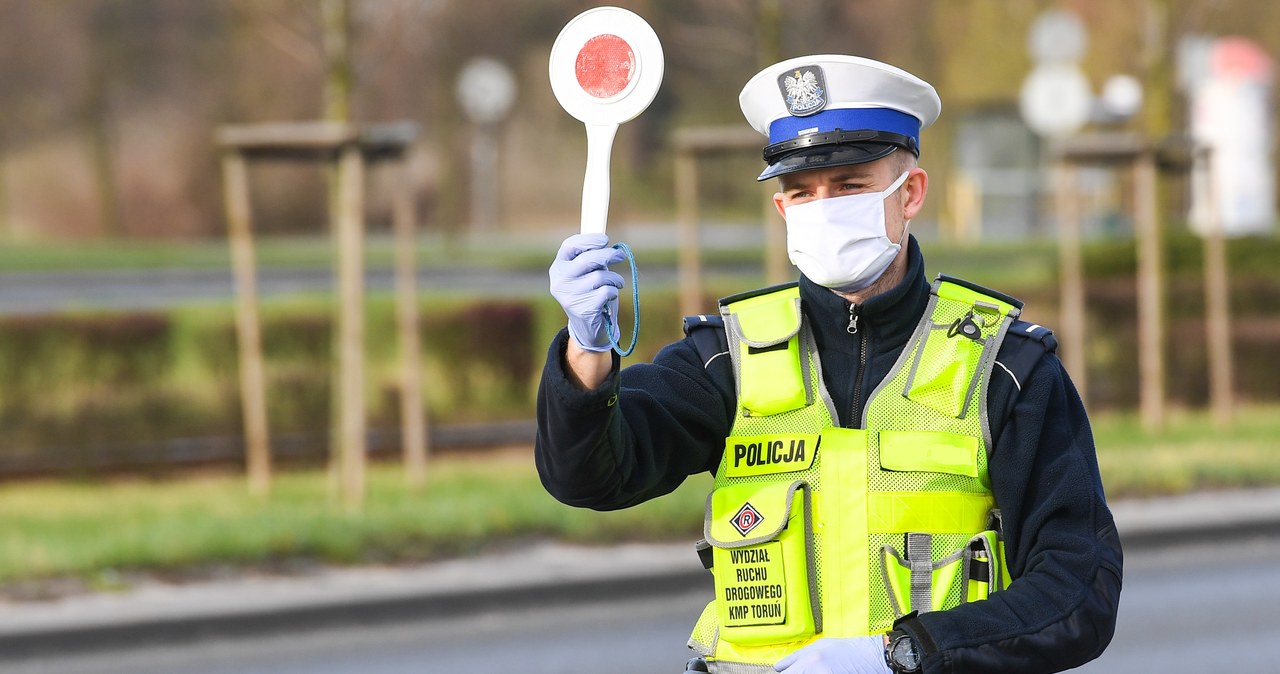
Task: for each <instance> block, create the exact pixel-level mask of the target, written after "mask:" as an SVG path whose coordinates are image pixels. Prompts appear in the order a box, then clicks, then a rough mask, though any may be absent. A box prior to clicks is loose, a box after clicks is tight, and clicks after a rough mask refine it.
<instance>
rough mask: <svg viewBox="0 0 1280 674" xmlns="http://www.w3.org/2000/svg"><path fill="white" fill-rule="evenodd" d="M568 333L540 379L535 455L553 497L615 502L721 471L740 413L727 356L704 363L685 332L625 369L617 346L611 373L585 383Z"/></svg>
mask: <svg viewBox="0 0 1280 674" xmlns="http://www.w3.org/2000/svg"><path fill="white" fill-rule="evenodd" d="M567 339H568V333H567V331H564V330H561V332H560V334H558V335H557V336H556V338H555V339H554V340H553V341H552V343H551V348H550V349H549V351H548V353H547V362H546V366H545V367H544V369H543V372H542V380H541V382H540V384H539V387H538V402H537V418H538V435H537V439H536V441H535V445H534V460H535V462H536V464H537V467H538V475H539V477H540V478H541V480H542V484H543V486H544V487H546V489H547V491H548V492H549V493H550V494H551V495H552V496H553V497H555V498H556V499H557V500H559V501H561V502H562V503H565V504H568V505H572V506H579V507H584V508H592V509H595V510H616V509H619V508H626V507H629V506H632V505H635V504H637V503H641V502H643V501H647V500H649V499H651V498H654V497H656V496H661V495H663V494H667V493H670V492H671V491H673V490H674V489H675V488H676V487H678V486H679V485H680V483H681V482H683V481H684V479H685V478H686V477H688V476H689V475H693V474H696V473H699V472H703V471H714V470H715V468H716V465H717V463H718V462H719V461H720V453H721V451H722V449H723V443H724V438H725V437H726V436H727V435H728V432H729V426H730V421H731V419H732V415H733V411H732V406H733V404H734V397H733V396H734V393H733V379H732V372H731V370H730V367H729V363H728V359H727V358H722V359H716V361H719V362H712V363H708V364H706V365H704V363H703V360H702V358H701V357H700V356H699V355H698V352H697V349H696V348H695V346H694V344H693V341H692V340H691V339H690V338H686V339H684V340H682V341H678V342H675V343H674V344H671V345H669V346H667V347H666V348H664V349H663V350H662V351H660V352H659V353H658V355H657V356H655V357H654V360H653V362H652V363H637V364H634V365H631V366H629V367H627V368H625V369H622V370H621V371H619V359H618V357H617V356H616V355H615V356H614V371H613V373H612V374H611V375H610V376H609V378H608V379H607V380H606V381H605V382H604V383H603V384H601V386H600V388H598V389H595V390H592V391H585V390H581V389H579V388H577V387H575V386H574V384H572V383H571V382H570V381H569V379H568V378H567V377H566V374H565V360H564V354H565V345H566V343H567V342H566V340H567Z"/></svg>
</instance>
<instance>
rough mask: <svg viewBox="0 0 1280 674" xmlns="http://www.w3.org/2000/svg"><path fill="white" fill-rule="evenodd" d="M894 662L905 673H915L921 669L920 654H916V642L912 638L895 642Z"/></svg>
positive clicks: (904, 638) (901, 638) (902, 638)
mask: <svg viewBox="0 0 1280 674" xmlns="http://www.w3.org/2000/svg"><path fill="white" fill-rule="evenodd" d="M893 661H894V662H895V663H897V664H899V665H901V666H902V667H903V669H904V670H905V671H908V672H914V671H915V670H916V669H918V668H919V667H920V653H918V652H916V643H915V640H914V639H912V638H911V637H900V638H899V639H898V640H897V641H895V642H893Z"/></svg>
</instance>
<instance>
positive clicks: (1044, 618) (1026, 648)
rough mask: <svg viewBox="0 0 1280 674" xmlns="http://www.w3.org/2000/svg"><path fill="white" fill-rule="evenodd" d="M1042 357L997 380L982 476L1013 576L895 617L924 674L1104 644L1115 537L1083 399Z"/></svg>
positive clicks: (1052, 360) (1064, 664) (1110, 623)
mask: <svg viewBox="0 0 1280 674" xmlns="http://www.w3.org/2000/svg"><path fill="white" fill-rule="evenodd" d="M1042 354H1043V355H1042V357H1040V358H1039V359H1038V361H1036V362H1035V365H1034V369H1032V370H1031V372H1030V375H1029V376H1028V377H1027V379H1026V381H1023V382H1016V383H1015V381H1014V380H1013V379H1012V378H1011V377H1006V378H1005V381H1003V382H1002V383H1001V384H1000V385H1001V386H1004V387H1005V388H1006V389H1007V390H1008V391H1009V393H1008V395H1009V397H1010V398H1011V400H1012V402H1011V403H1010V404H1009V407H1011V409H1008V408H1006V409H1007V412H1006V415H1005V416H1004V417H1003V423H1002V427H1001V428H1000V430H999V431H997V430H996V429H995V427H994V422H995V419H993V429H992V430H993V433H998V434H997V435H996V437H995V440H994V442H993V450H992V452H991V455H990V474H991V479H992V488H993V491H994V492H995V497H996V502H997V503H998V505H999V507H1000V509H1001V514H1002V518H1003V521H1004V536H1005V550H1006V556H1007V558H1008V563H1009V572H1010V576H1011V577H1012V578H1013V582H1012V584H1011V585H1010V586H1009V587H1008V589H1006V590H1003V591H1000V592H996V593H994V594H992V595H991V597H990V598H989V599H987V600H985V601H979V602H974V603H971V604H963V605H961V606H958V607H956V608H953V609H950V610H947V611H939V612H933V613H924V614H920V615H909V616H908V617H907V618H905V619H904V620H901V621H899V624H898V628H899V629H903V630H905V631H907V632H909V633H911V634H912V635H913V636H915V638H916V640H917V643H919V644H920V646H921V648H922V650H923V652H924V656H925V657H924V662H923V665H924V666H923V668H922V669H923V671H924V672H925V674H938V673H942V672H988V673H997V672H1019V673H1022V674H1026V673H1029V672H1058V671H1062V670H1066V669H1070V668H1073V667H1077V666H1079V665H1081V664H1084V663H1086V662H1088V661H1090V660H1093V659H1094V658H1096V657H1098V656H1099V655H1100V654H1101V653H1102V651H1103V649H1105V648H1106V647H1107V644H1108V643H1110V641H1111V636H1112V634H1113V632H1114V629H1115V619H1116V610H1117V607H1118V604H1119V597H1120V585H1121V575H1122V574H1121V569H1122V565H1123V561H1122V554H1121V550H1120V542H1119V537H1118V535H1117V533H1116V528H1115V523H1114V521H1113V520H1112V517H1111V511H1110V509H1109V508H1108V507H1107V503H1106V498H1105V496H1104V494H1103V489H1102V481H1101V478H1100V476H1099V472H1098V464H1097V456H1096V453H1095V449H1094V443H1093V436H1092V432H1091V431H1090V428H1089V421H1088V418H1087V417H1086V415H1085V411H1084V405H1083V403H1082V401H1081V400H1080V397H1079V395H1077V393H1076V391H1075V388H1074V386H1073V385H1072V383H1071V381H1070V379H1069V378H1068V377H1067V374H1066V372H1065V371H1064V370H1063V368H1062V365H1061V363H1060V362H1059V361H1058V358H1057V357H1056V356H1055V355H1054V354H1052V353H1050V352H1042ZM995 386H996V382H994V380H993V388H992V392H995V390H996V389H995ZM991 411H992V412H993V413H994V412H995V409H994V408H993V409H992V410H991ZM993 416H994V414H993Z"/></svg>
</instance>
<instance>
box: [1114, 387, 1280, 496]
mask: <svg viewBox="0 0 1280 674" xmlns="http://www.w3.org/2000/svg"><path fill="white" fill-rule="evenodd" d="M1093 428H1094V435H1095V438H1096V442H1097V445H1098V462H1099V466H1100V469H1101V471H1102V475H1103V482H1104V485H1105V487H1106V489H1107V494H1108V496H1109V497H1110V498H1116V497H1125V496H1146V495H1155V494H1169V493H1180V492H1186V491H1191V490H1202V489H1226V488H1237V487H1259V486H1271V485H1280V453H1278V452H1277V450H1276V442H1275V439H1276V437H1277V436H1280V408H1277V407H1276V406H1274V405H1270V406H1242V407H1239V408H1237V410H1236V413H1235V419H1234V423H1233V425H1232V427H1231V428H1230V430H1220V429H1218V428H1216V427H1215V426H1214V423H1213V421H1212V420H1211V419H1210V418H1209V415H1208V414H1207V413H1205V412H1202V411H1196V412H1187V411H1175V412H1174V413H1172V414H1171V416H1170V419H1169V420H1168V426H1167V428H1166V429H1165V430H1164V432H1162V433H1159V434H1156V435H1154V436H1151V435H1148V434H1146V433H1144V432H1143V430H1142V428H1141V426H1140V424H1139V422H1138V419H1137V418H1136V417H1135V416H1134V415H1132V414H1125V415H1119V414H1115V415H1106V416H1102V417H1099V418H1095V419H1094V423H1093Z"/></svg>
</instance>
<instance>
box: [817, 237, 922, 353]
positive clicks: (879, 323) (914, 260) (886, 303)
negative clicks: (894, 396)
mask: <svg viewBox="0 0 1280 674" xmlns="http://www.w3.org/2000/svg"><path fill="white" fill-rule="evenodd" d="M800 297H801V298H802V300H803V303H804V311H805V314H806V315H807V317H808V318H809V320H810V321H811V322H812V323H813V326H814V327H813V329H814V333H815V335H816V337H817V339H818V346H819V348H823V347H835V348H839V347H838V346H836V344H839V343H842V342H847V341H848V340H847V339H841V338H839V337H838V336H839V335H845V336H846V337H847V336H848V334H849V333H848V331H847V327H848V325H849V313H850V312H849V304H850V303H849V301H848V300H846V299H844V298H843V297H841V296H839V295H837V294H836V293H834V292H832V291H831V290H830V289H828V288H824V287H822V286H820V285H818V284H816V283H814V282H813V281H810V280H809V279H808V277H806V276H804V275H801V276H800ZM928 303H929V282H928V281H927V280H926V279H925V275H924V255H923V254H922V253H921V252H920V245H919V243H918V242H917V241H916V238H915V236H910V237H909V240H908V243H907V272H906V274H904V275H903V277H902V280H901V281H900V282H899V283H898V285H896V286H894V287H893V288H891V289H889V290H888V291H886V292H883V293H881V294H879V295H876V296H875V297H872V298H870V299H868V300H867V301H866V302H863V303H862V304H861V305H860V306H859V307H857V313H858V329H859V330H860V331H861V330H864V329H865V330H869V331H870V332H869V335H868V336H869V337H870V338H871V339H875V340H876V341H878V342H879V341H882V340H888V342H889V344H885V346H889V345H891V344H902V343H905V342H906V340H907V338H909V337H910V336H911V333H912V332H913V331H914V330H915V327H916V324H917V323H919V321H920V317H921V316H922V315H924V310H925V307H926V306H928ZM824 337H826V338H825V339H824ZM824 342H831V343H827V344H824ZM854 348H856V346H855V347H854Z"/></svg>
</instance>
